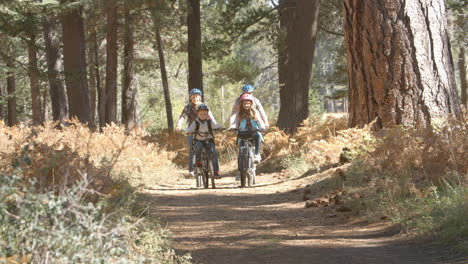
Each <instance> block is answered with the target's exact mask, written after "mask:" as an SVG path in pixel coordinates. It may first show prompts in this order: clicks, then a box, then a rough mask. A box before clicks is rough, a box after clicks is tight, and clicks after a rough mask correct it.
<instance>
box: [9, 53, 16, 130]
mask: <svg viewBox="0 0 468 264" xmlns="http://www.w3.org/2000/svg"><path fill="white" fill-rule="evenodd" d="M7 67H8V70H7V96H8V126H14V125H16V124H17V123H18V119H17V117H16V78H15V75H14V73H13V72H12V71H11V70H12V69H13V64H12V63H11V62H10V61H9V60H8V61H7Z"/></svg>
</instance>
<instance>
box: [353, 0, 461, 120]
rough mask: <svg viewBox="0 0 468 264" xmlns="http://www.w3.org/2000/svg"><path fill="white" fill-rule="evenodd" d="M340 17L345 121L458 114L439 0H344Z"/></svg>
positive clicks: (428, 118) (443, 14) (442, 9)
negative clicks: (346, 106)
mask: <svg viewBox="0 0 468 264" xmlns="http://www.w3.org/2000/svg"><path fill="white" fill-rule="evenodd" d="M344 16H345V39H346V43H347V52H348V76H349V104H350V107H349V113H350V116H349V123H350V126H352V127H353V126H364V125H365V124H368V123H370V122H372V121H373V120H376V123H375V125H374V126H375V128H382V127H392V126H394V125H398V124H403V125H408V126H416V127H427V126H430V124H431V122H432V119H433V118H445V117H447V116H448V115H450V114H455V115H458V114H459V113H460V107H459V104H458V98H457V93H456V88H455V78H454V73H453V61H452V57H451V53H450V42H449V39H448V35H447V32H448V30H447V25H446V12H445V4H444V1H443V0H420V1H395V0H383V1H355V0H345V1H344Z"/></svg>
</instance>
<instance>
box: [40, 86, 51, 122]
mask: <svg viewBox="0 0 468 264" xmlns="http://www.w3.org/2000/svg"><path fill="white" fill-rule="evenodd" d="M48 99H49V90H47V89H44V92H43V93H42V121H43V122H47V121H49V120H50V115H49V112H50V104H49V100H48Z"/></svg>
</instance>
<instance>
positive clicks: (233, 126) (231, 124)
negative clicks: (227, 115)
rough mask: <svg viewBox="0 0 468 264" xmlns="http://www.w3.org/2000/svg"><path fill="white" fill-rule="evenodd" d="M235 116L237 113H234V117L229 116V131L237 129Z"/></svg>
mask: <svg viewBox="0 0 468 264" xmlns="http://www.w3.org/2000/svg"><path fill="white" fill-rule="evenodd" d="M237 115H238V113H235V114H234V115H232V116H231V119H230V120H229V128H230V129H236V128H237V123H238V122H237Z"/></svg>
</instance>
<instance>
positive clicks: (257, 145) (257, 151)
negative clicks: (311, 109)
mask: <svg viewBox="0 0 468 264" xmlns="http://www.w3.org/2000/svg"><path fill="white" fill-rule="evenodd" d="M254 141H255V155H258V154H260V144H262V141H261V140H260V133H258V132H257V133H255V135H254Z"/></svg>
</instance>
